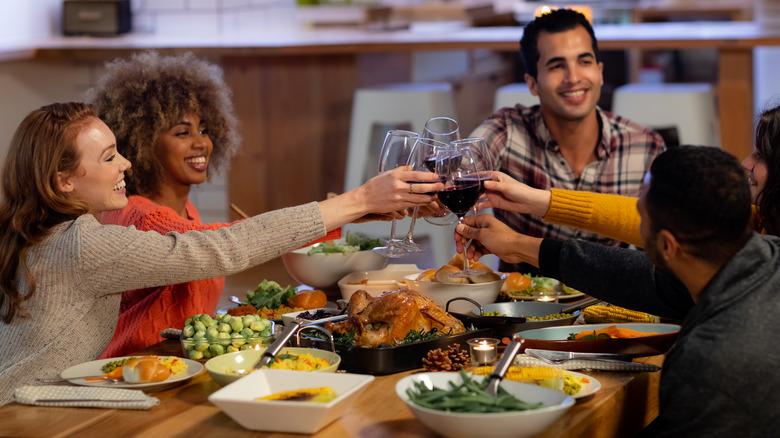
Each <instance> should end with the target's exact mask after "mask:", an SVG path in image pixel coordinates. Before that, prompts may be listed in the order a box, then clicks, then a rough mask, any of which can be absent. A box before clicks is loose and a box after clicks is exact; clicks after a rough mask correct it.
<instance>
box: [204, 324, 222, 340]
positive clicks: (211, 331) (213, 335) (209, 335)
mask: <svg viewBox="0 0 780 438" xmlns="http://www.w3.org/2000/svg"><path fill="white" fill-rule="evenodd" d="M219 333H220V332H219V331H217V327H216V326H211V327H209V328H208V329H206V340H207V341H209V342H217V340H218V339H219Z"/></svg>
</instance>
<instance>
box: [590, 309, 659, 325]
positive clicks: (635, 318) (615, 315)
mask: <svg viewBox="0 0 780 438" xmlns="http://www.w3.org/2000/svg"><path fill="white" fill-rule="evenodd" d="M582 315H583V317H584V318H585V322H586V323H588V324H597V323H611V322H658V321H659V318H658V317H657V316H654V315H650V314H649V313H645V312H638V311H636V310H629V309H626V308H623V307H618V306H613V305H606V306H605V305H596V306H588V307H586V308H585V309H584V310H583V311H582Z"/></svg>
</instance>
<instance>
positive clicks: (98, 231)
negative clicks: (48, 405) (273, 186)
mask: <svg viewBox="0 0 780 438" xmlns="http://www.w3.org/2000/svg"><path fill="white" fill-rule="evenodd" d="M325 232H326V230H325V224H324V221H323V218H322V214H321V212H320V209H319V206H318V204H317V203H310V204H306V205H302V206H299V207H293V208H288V209H283V210H277V211H273V212H270V213H266V214H263V215H260V216H256V217H254V218H251V219H247V220H245V221H243V222H241V223H238V224H235V225H233V226H230V227H225V228H220V229H217V230H213V231H203V232H197V231H190V232H187V233H184V234H178V233H176V232H171V233H168V234H166V235H161V234H159V233H157V232H144V231H139V230H136V229H135V228H134V227H121V226H112V225H100V223H99V222H98V221H97V220H96V219H95V218H94V217H93V216H91V215H85V216H81V217H79V218H78V219H76V220H74V221H69V222H65V223H62V224H59V225H57V226H55V227H54V228H53V229H52V233H51V235H50V236H48V237H47V238H46V239H45V240H44V241H43V242H41V243H40V244H39V245H37V246H36V247H35V248H34V249H33V250H32V251H31V254H30V257H29V259H28V262H29V264H30V268H31V270H32V273H33V275H34V277H35V279H36V282H37V290H36V292H35V295H33V296H32V298H30V299H29V300H27V301H25V302H24V306H25V308H26V309H27V311H28V312H29V313H30V315H31V316H30V317H28V318H25V317H20V316H18V314H17V317H15V318H14V320H13V321H12V322H11V324H4V323H2V322H0V404H4V403H7V402H9V401H11V400H12V398H13V391H14V389H15V388H17V387H19V386H23V385H28V384H33V385H35V384H40V383H38V382H37V381H36V379H37V378H55V377H58V376H59V373H60V372H62V371H63V370H64V369H66V368H68V367H70V366H72V365H76V364H79V363H83V362H87V361H91V360H95V359H97V358H98V356H100V353H101V352H102V351H103V350H104V349H105V348H106V345H108V342H109V341H110V340H111V336H112V335H113V333H114V328H115V327H116V323H117V315H118V313H119V302H120V298H121V293H122V291H126V290H132V289H141V288H146V287H151V286H160V285H166V284H176V283H181V282H186V281H192V280H202V279H204V278H212V277H220V276H224V275H229V274H233V273H236V272H240V271H242V270H244V269H246V268H249V267H251V266H254V265H257V264H260V263H263V262H265V261H268V260H271V259H273V258H275V257H278V256H280V255H281V254H284V253H285V252H288V251H290V250H293V249H295V248H297V247H300V246H302V245H304V244H306V243H307V242H310V241H312V240H314V239H317V238H319V237H322V236H323V235H324V234H325ZM260 280H262V279H258V282H259V281H260ZM22 287H23V288H26V287H25V286H22ZM23 294H24V293H23Z"/></svg>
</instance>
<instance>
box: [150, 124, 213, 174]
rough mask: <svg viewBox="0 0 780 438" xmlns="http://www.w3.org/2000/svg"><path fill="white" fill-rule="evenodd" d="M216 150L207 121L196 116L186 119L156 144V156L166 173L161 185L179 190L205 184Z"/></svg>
mask: <svg viewBox="0 0 780 438" xmlns="http://www.w3.org/2000/svg"><path fill="white" fill-rule="evenodd" d="M213 149H214V145H213V143H212V142H211V138H209V133H208V130H207V129H206V123H205V121H204V120H202V119H201V118H200V116H198V115H196V114H187V115H185V116H183V117H182V118H181V120H180V121H179V122H178V123H177V124H176V125H174V126H173V127H172V128H170V129H169V130H168V131H166V132H164V133H162V134H161V135H160V136H159V137H158V138H157V142H156V144H155V154H156V155H157V159H158V160H159V161H160V164H161V165H162V167H163V169H164V171H165V172H164V173H165V175H164V177H163V181H162V183H163V184H164V185H168V186H170V187H171V188H173V189H176V188H181V187H182V186H186V187H187V188H188V187H189V186H190V185H192V184H200V183H202V182H204V181H206V176H207V173H206V171H207V169H208V165H209V158H210V157H211V152H212V151H213Z"/></svg>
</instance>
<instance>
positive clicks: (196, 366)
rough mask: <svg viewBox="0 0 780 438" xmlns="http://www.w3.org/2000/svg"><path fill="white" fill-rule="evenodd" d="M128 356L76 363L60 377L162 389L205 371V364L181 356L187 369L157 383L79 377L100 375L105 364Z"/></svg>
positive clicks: (88, 383)
mask: <svg viewBox="0 0 780 438" xmlns="http://www.w3.org/2000/svg"><path fill="white" fill-rule="evenodd" d="M125 358H126V357H113V358H109V359H100V360H93V361H91V362H85V363H82V364H79V365H74V366H72V367H70V368H68V369H66V370H65V371H63V372H62V373H60V377H61V378H63V379H65V380H67V381H68V382H70V383H72V384H74V385H79V386H105V387H110V388H131V389H152V388H154V389H160V388H162V387H167V386H171V385H174V384H177V383H180V382H183V381H185V380H189V379H191V378H192V377H194V376H197V375H198V374H200V373H201V372H202V371H203V365H201V364H200V363H199V362H197V361H194V360H190V359H184V358H179V359H181V360H183V361H184V363H186V364H187V369H185V370H184V371H183V372H182V373H181V374H177V375H172V376H170V377H168V378H167V379H166V380H163V381H162V382H155V383H129V382H124V381H122V382H117V383H113V382H108V381H106V380H84V379H81V378H79V377H84V376H99V375H101V374H103V365H105V364H107V363H109V362H113V361H117V360H122V359H125Z"/></svg>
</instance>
